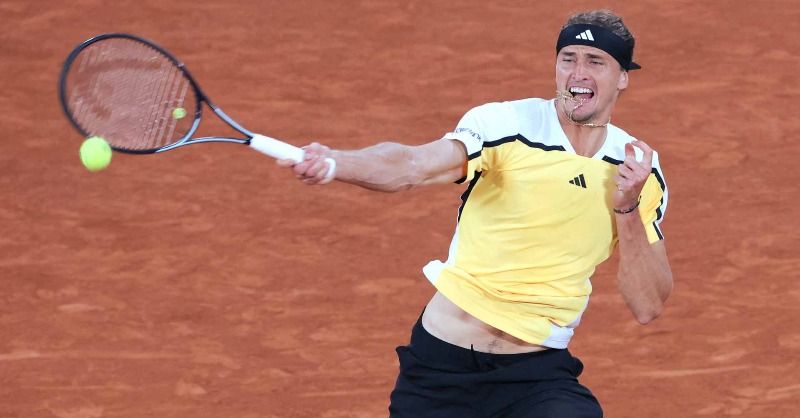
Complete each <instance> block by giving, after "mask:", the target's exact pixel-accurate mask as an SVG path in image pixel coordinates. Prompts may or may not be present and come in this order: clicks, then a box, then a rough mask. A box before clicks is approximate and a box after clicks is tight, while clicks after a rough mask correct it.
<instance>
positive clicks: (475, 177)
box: [458, 170, 481, 221]
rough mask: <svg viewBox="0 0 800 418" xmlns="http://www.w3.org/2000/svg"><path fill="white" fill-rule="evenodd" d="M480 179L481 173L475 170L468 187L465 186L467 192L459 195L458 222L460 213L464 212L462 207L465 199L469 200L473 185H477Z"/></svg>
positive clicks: (465, 202)
mask: <svg viewBox="0 0 800 418" xmlns="http://www.w3.org/2000/svg"><path fill="white" fill-rule="evenodd" d="M480 178H481V172H480V171H477V170H476V171H475V174H473V177H472V180H470V182H469V186H467V190H464V193H462V194H461V206H459V207H458V221H461V212H462V211H464V206H465V205H466V204H467V199H469V195H470V193H472V189H474V188H475V185H476V184H478V180H479V179H480Z"/></svg>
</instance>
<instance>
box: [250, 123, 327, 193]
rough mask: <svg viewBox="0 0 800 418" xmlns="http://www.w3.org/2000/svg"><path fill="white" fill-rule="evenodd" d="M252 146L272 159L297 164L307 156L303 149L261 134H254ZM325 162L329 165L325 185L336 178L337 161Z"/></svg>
mask: <svg viewBox="0 0 800 418" xmlns="http://www.w3.org/2000/svg"><path fill="white" fill-rule="evenodd" d="M250 146H251V147H252V148H254V149H255V150H256V151H259V152H262V153H264V154H267V155H269V156H270V157H272V158H277V159H279V160H293V161H294V162H296V163H299V162H302V161H303V155H304V154H305V151H303V149H302V148H297V147H296V146H294V145H290V144H287V143H285V142H283V141H279V140H277V139H275V138H270V137H268V136H264V135H259V134H253V138H252V139H250ZM325 162H326V163H328V172H327V173H325V178H324V179H323V180H322V183H323V184H324V183H329V182H331V181H332V180H333V179H334V178H335V176H336V160H334V159H333V158H326V159H325Z"/></svg>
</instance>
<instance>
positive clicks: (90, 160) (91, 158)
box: [81, 136, 111, 171]
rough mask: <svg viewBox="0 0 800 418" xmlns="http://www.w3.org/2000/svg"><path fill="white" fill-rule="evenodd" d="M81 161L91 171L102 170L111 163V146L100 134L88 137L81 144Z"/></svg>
mask: <svg viewBox="0 0 800 418" xmlns="http://www.w3.org/2000/svg"><path fill="white" fill-rule="evenodd" d="M81 162H82V163H83V166H84V167H86V169H87V170H89V171H100V170H102V169H104V168H106V167H108V164H109V163H111V146H110V145H108V142H106V140H105V139H103V138H102V137H99V136H92V137H89V138H86V140H85V141H83V144H81Z"/></svg>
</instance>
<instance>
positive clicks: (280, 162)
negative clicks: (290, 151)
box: [275, 159, 297, 167]
mask: <svg viewBox="0 0 800 418" xmlns="http://www.w3.org/2000/svg"><path fill="white" fill-rule="evenodd" d="M275 163H276V164H278V165H279V166H281V167H291V166H293V165H295V164H297V162H296V161H295V160H283V159H281V160H275Z"/></svg>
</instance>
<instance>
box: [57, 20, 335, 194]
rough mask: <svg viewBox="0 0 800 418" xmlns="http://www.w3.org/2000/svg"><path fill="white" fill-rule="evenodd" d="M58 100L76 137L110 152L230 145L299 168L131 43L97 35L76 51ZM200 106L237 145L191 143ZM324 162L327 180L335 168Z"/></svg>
mask: <svg viewBox="0 0 800 418" xmlns="http://www.w3.org/2000/svg"><path fill="white" fill-rule="evenodd" d="M59 96H60V99H61V106H62V107H63V109H64V112H65V113H66V115H67V117H68V118H69V120H70V121H71V122H72V125H73V126H74V127H75V128H76V129H77V130H78V132H80V133H81V134H82V135H84V136H85V137H86V136H92V135H97V136H101V137H103V138H104V139H105V140H106V141H108V143H109V144H110V145H111V148H112V149H113V150H115V151H119V152H125V153H131V154H153V153H159V152H164V151H168V150H172V149H175V148H179V147H182V146H184V145H189V144H197V143H202V142H231V143H236V144H244V145H248V146H250V147H251V148H253V149H255V150H257V151H260V152H262V153H264V154H267V155H269V156H270V157H273V158H278V159H287V160H294V161H295V162H301V161H303V155H304V151H303V150H302V149H301V148H298V147H295V146H293V145H290V144H287V143H285V142H283V141H280V140H277V139H275V138H270V137H268V136H264V135H260V134H256V133H253V132H251V131H249V130H247V129H245V128H244V127H243V126H242V125H240V124H239V123H237V122H236V121H234V120H233V119H231V118H230V117H229V116H228V115H226V114H225V112H223V111H222V109H220V108H219V107H217V106H216V105H215V104H214V103H213V102H211V100H209V98H208V96H206V95H205V93H203V91H202V90H201V89H200V86H199V85H198V84H197V82H196V81H195V79H194V77H192V75H191V73H189V71H188V70H187V69H186V66H185V65H184V64H183V63H182V62H180V61H179V60H178V59H177V58H175V56H173V55H172V54H170V53H169V52H167V50H166V49H164V48H162V47H160V46H158V45H156V44H155V43H153V42H151V41H148V40H146V39H142V38H140V37H138V36H135V35H130V34H126V33H108V34H102V35H98V36H95V37H93V38H90V39H88V40H86V41H84V42H83V43H81V44H80V45H78V46H77V47H76V48H75V49H74V50H73V51H72V52H71V53H70V54H69V56H68V57H67V60H66V62H65V63H64V67H63V69H62V70H61V76H60V77H59ZM203 104H205V105H206V106H208V108H210V109H211V110H212V111H213V112H214V113H215V114H216V115H217V116H218V117H219V118H220V119H221V120H223V121H224V122H225V123H227V124H228V125H230V126H231V127H232V128H233V129H234V130H236V131H238V132H239V133H241V134H242V137H241V138H232V137H225V136H209V137H202V138H195V137H193V135H194V134H195V132H196V131H197V128H198V127H199V126H200V121H201V119H202V116H203V108H204V107H203ZM326 161H327V162H328V172H327V177H329V178H331V177H332V176H333V173H334V171H335V169H336V162H335V161H334V160H333V159H331V158H328V159H327V160H326Z"/></svg>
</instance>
